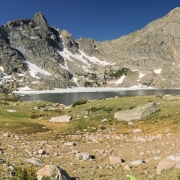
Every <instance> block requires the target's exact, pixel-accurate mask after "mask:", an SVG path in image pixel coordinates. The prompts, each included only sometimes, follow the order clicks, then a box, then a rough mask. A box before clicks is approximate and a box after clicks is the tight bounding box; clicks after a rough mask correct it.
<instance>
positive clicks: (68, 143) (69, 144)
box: [63, 142, 76, 146]
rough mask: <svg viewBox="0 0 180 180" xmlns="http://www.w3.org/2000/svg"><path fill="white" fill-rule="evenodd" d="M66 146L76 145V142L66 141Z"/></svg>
mask: <svg viewBox="0 0 180 180" xmlns="http://www.w3.org/2000/svg"><path fill="white" fill-rule="evenodd" d="M63 145H64V146H76V144H75V143H74V142H66V143H64V144H63Z"/></svg>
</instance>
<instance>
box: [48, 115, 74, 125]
mask: <svg viewBox="0 0 180 180" xmlns="http://www.w3.org/2000/svg"><path fill="white" fill-rule="evenodd" d="M70 120H71V116H68V115H62V116H57V117H53V118H51V119H50V120H49V122H54V123H55V122H70Z"/></svg>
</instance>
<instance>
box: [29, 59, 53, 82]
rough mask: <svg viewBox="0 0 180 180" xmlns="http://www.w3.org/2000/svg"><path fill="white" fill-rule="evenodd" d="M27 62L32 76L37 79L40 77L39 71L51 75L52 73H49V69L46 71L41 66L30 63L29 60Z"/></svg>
mask: <svg viewBox="0 0 180 180" xmlns="http://www.w3.org/2000/svg"><path fill="white" fill-rule="evenodd" d="M26 63H27V64H28V66H29V72H30V74H31V76H32V77H35V78H36V79H39V77H38V73H40V74H43V75H45V76H51V74H50V73H48V72H47V71H45V70H44V69H41V68H39V67H38V66H36V65H35V64H33V63H30V62H28V61H26Z"/></svg>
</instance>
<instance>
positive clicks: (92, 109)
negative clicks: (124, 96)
mask: <svg viewBox="0 0 180 180" xmlns="http://www.w3.org/2000/svg"><path fill="white" fill-rule="evenodd" d="M103 108H104V107H100V108H96V107H92V108H91V109H88V111H91V112H97V111H100V110H101V109H103Z"/></svg>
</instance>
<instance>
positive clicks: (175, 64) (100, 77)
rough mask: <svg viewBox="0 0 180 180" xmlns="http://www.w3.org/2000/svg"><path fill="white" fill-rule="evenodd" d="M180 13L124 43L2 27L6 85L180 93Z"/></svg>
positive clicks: (15, 24) (41, 27) (23, 24)
mask: <svg viewBox="0 0 180 180" xmlns="http://www.w3.org/2000/svg"><path fill="white" fill-rule="evenodd" d="M179 19H180V8H175V9H174V10H172V11H171V12H169V13H168V14H167V15H166V16H164V17H162V18H160V19H157V20H155V21H153V22H150V23H149V24H148V25H147V26H145V27H144V28H143V29H141V30H137V31H136V32H133V33H131V34H128V35H126V36H123V37H120V38H119V39H115V40H110V41H104V42H99V41H96V40H93V39H84V38H80V39H78V40H75V39H74V38H73V35H72V34H70V33H69V32H68V31H66V30H60V29H58V28H56V27H52V26H50V25H49V24H48V22H47V20H46V18H45V17H44V15H43V14H42V13H41V12H39V13H37V14H35V15H34V17H33V18H32V19H19V20H14V21H9V22H7V23H6V24H5V25H3V26H0V52H1V54H0V78H1V84H2V85H3V86H4V87H8V88H10V89H12V90H15V89H19V88H21V87H26V89H38V90H43V89H54V88H71V87H76V86H85V87H109V86H111V87H131V86H139V87H142V86H153V87H156V88H179V86H180V81H179V74H180V69H179V64H180V58H179V55H180V44H179V43H180V41H179V37H180V31H179V29H180V28H179V27H180V20H179Z"/></svg>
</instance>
